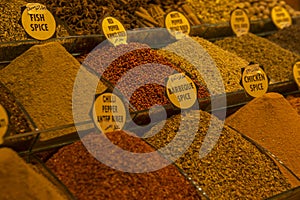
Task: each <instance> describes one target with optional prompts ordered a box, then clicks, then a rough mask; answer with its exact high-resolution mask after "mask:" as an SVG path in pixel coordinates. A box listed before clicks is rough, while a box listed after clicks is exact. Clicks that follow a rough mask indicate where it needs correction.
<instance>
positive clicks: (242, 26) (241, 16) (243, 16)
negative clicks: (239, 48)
mask: <svg viewBox="0 0 300 200" xmlns="http://www.w3.org/2000/svg"><path fill="white" fill-rule="evenodd" d="M230 26H231V29H232V31H233V32H234V34H236V36H238V37H239V36H241V35H244V34H247V33H249V30H250V21H249V18H248V15H247V13H246V12H245V10H243V9H241V8H237V9H235V10H233V11H232V12H231V14H230Z"/></svg>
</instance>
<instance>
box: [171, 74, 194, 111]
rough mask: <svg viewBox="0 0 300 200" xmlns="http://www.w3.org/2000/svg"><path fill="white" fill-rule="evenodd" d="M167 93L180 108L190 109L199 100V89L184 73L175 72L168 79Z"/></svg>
mask: <svg viewBox="0 0 300 200" xmlns="http://www.w3.org/2000/svg"><path fill="white" fill-rule="evenodd" d="M167 95H168V97H169V99H170V101H171V102H172V103H173V104H174V105H175V106H176V107H178V108H181V109H188V108H190V107H192V106H193V105H194V103H195V102H196V100H197V89H196V86H195V84H194V82H193V81H192V80H191V79H190V78H189V77H188V76H186V75H185V74H184V73H178V74H173V75H171V76H169V78H168V81H167Z"/></svg>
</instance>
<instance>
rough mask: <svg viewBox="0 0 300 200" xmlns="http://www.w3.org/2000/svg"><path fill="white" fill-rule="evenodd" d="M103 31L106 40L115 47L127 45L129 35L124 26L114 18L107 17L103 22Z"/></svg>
mask: <svg viewBox="0 0 300 200" xmlns="http://www.w3.org/2000/svg"><path fill="white" fill-rule="evenodd" d="M102 31H103V34H104V35H105V37H106V39H108V41H109V42H110V43H112V44H113V45H114V46H118V45H120V44H127V33H126V30H125V28H124V26H123V24H122V23H121V22H120V21H119V20H117V19H116V18H113V17H106V18H104V19H103V20H102Z"/></svg>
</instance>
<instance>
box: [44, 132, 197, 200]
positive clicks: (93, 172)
mask: <svg viewBox="0 0 300 200" xmlns="http://www.w3.org/2000/svg"><path fill="white" fill-rule="evenodd" d="M95 134H99V133H91V134H89V135H87V136H85V137H84V138H83V140H85V142H88V143H91V144H93V145H94V147H93V149H94V152H93V154H97V152H98V153H101V152H100V151H109V149H103V148H105V147H103V146H100V145H99V144H100V143H101V142H99V141H98V139H97V138H99V137H96V136H95ZM127 134H128V133H126V132H123V131H116V132H111V133H107V134H106V136H107V137H108V139H109V140H111V142H112V143H113V144H115V145H118V146H119V147H120V148H122V149H124V150H125V151H130V152H135V153H146V152H152V151H155V149H153V148H152V147H150V146H149V145H148V144H146V143H145V142H144V141H143V140H142V139H140V138H137V137H134V136H130V135H127ZM108 156H109V155H108ZM120 162H125V161H124V160H122V158H120ZM141 162H143V161H142V160H141ZM46 165H47V166H48V168H50V169H51V170H52V172H54V174H55V175H56V176H57V177H58V178H59V179H60V180H61V181H62V182H63V183H64V184H65V185H66V186H67V187H68V189H69V190H70V191H71V192H72V193H73V194H74V196H75V197H76V198H78V199H79V200H81V199H84V200H88V199H190V200H192V199H202V198H200V196H199V195H198V193H197V191H196V189H195V187H194V186H193V185H191V183H190V182H189V181H187V179H185V177H184V176H183V175H182V174H181V173H180V172H179V171H178V169H177V168H176V167H175V166H173V165H169V166H167V167H165V168H162V169H160V170H157V171H154V172H147V173H128V172H122V171H118V170H115V169H112V168H110V167H108V166H106V165H105V164H103V163H101V162H100V161H98V160H97V159H95V158H94V157H93V156H92V154H90V153H89V152H88V151H87V149H86V148H85V146H84V145H83V143H82V142H81V141H78V142H75V143H73V144H71V145H68V146H65V147H63V148H61V149H60V150H59V151H58V152H57V153H56V154H54V155H53V157H52V158H50V159H49V160H48V161H47V162H46Z"/></svg>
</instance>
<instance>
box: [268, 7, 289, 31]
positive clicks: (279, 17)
mask: <svg viewBox="0 0 300 200" xmlns="http://www.w3.org/2000/svg"><path fill="white" fill-rule="evenodd" d="M271 18H272V21H273V23H274V24H275V26H276V27H277V28H279V29H283V28H285V27H288V26H290V25H292V18H291V15H290V14H289V13H288V11H287V10H286V9H285V8H283V7H281V6H275V7H274V8H273V9H272V11H271Z"/></svg>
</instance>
